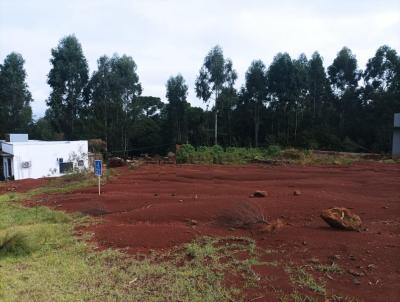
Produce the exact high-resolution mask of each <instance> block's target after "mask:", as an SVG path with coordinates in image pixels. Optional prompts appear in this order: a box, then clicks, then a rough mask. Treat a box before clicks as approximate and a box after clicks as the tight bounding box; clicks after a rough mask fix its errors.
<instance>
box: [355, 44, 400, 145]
mask: <svg viewBox="0 0 400 302" xmlns="http://www.w3.org/2000/svg"><path fill="white" fill-rule="evenodd" d="M363 79H364V82H365V87H364V88H363V93H362V95H363V102H364V106H365V110H366V116H365V121H366V122H365V123H364V124H363V126H362V128H363V129H365V130H366V132H367V133H365V140H366V141H367V144H369V145H370V146H371V149H372V150H373V151H379V150H384V151H389V150H390V143H391V136H392V135H391V134H392V126H393V114H394V113H396V112H400V57H399V55H398V54H397V52H396V50H395V49H393V48H390V47H389V46H387V45H383V46H381V47H379V48H378V50H377V51H376V53H375V56H374V57H373V58H371V59H369V60H368V63H367V67H366V69H365V71H364V73H363Z"/></svg>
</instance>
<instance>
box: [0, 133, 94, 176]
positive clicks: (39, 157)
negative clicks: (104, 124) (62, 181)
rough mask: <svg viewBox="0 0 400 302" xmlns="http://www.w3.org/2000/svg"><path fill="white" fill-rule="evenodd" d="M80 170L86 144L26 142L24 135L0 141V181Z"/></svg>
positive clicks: (84, 165)
mask: <svg viewBox="0 0 400 302" xmlns="http://www.w3.org/2000/svg"><path fill="white" fill-rule="evenodd" d="M84 169H88V142H87V141H39V140H29V139H28V134H10V135H9V139H8V140H7V141H0V179H15V180H18V179H25V178H41V177H55V176H62V175H64V174H66V173H68V172H71V171H75V170H84Z"/></svg>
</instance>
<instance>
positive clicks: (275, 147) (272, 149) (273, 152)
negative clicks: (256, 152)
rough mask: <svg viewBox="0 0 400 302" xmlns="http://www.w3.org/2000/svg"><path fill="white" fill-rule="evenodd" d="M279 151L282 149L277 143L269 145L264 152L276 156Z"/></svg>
mask: <svg viewBox="0 0 400 302" xmlns="http://www.w3.org/2000/svg"><path fill="white" fill-rule="evenodd" d="M281 152H282V149H281V147H279V146H278V145H270V146H268V148H267V150H266V154H267V155H268V156H272V157H275V156H278V155H279V154H280V153H281Z"/></svg>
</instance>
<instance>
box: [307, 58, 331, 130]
mask: <svg viewBox="0 0 400 302" xmlns="http://www.w3.org/2000/svg"><path fill="white" fill-rule="evenodd" d="M308 81H309V93H310V94H309V99H310V109H311V110H310V111H311V112H312V121H313V125H314V122H315V119H318V118H319V117H320V116H321V114H322V112H321V111H322V108H323V106H324V102H327V101H328V99H329V97H330V94H331V90H330V85H329V80H328V78H327V75H326V72H325V68H324V65H323V59H322V57H321V55H320V54H319V53H318V52H317V51H316V52H314V53H313V54H312V56H311V59H310V60H309V61H308Z"/></svg>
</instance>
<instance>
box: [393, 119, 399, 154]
mask: <svg viewBox="0 0 400 302" xmlns="http://www.w3.org/2000/svg"><path fill="white" fill-rule="evenodd" d="M393 126H394V129H393V145H392V156H393V157H400V113H395V114H394V125H393Z"/></svg>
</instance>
